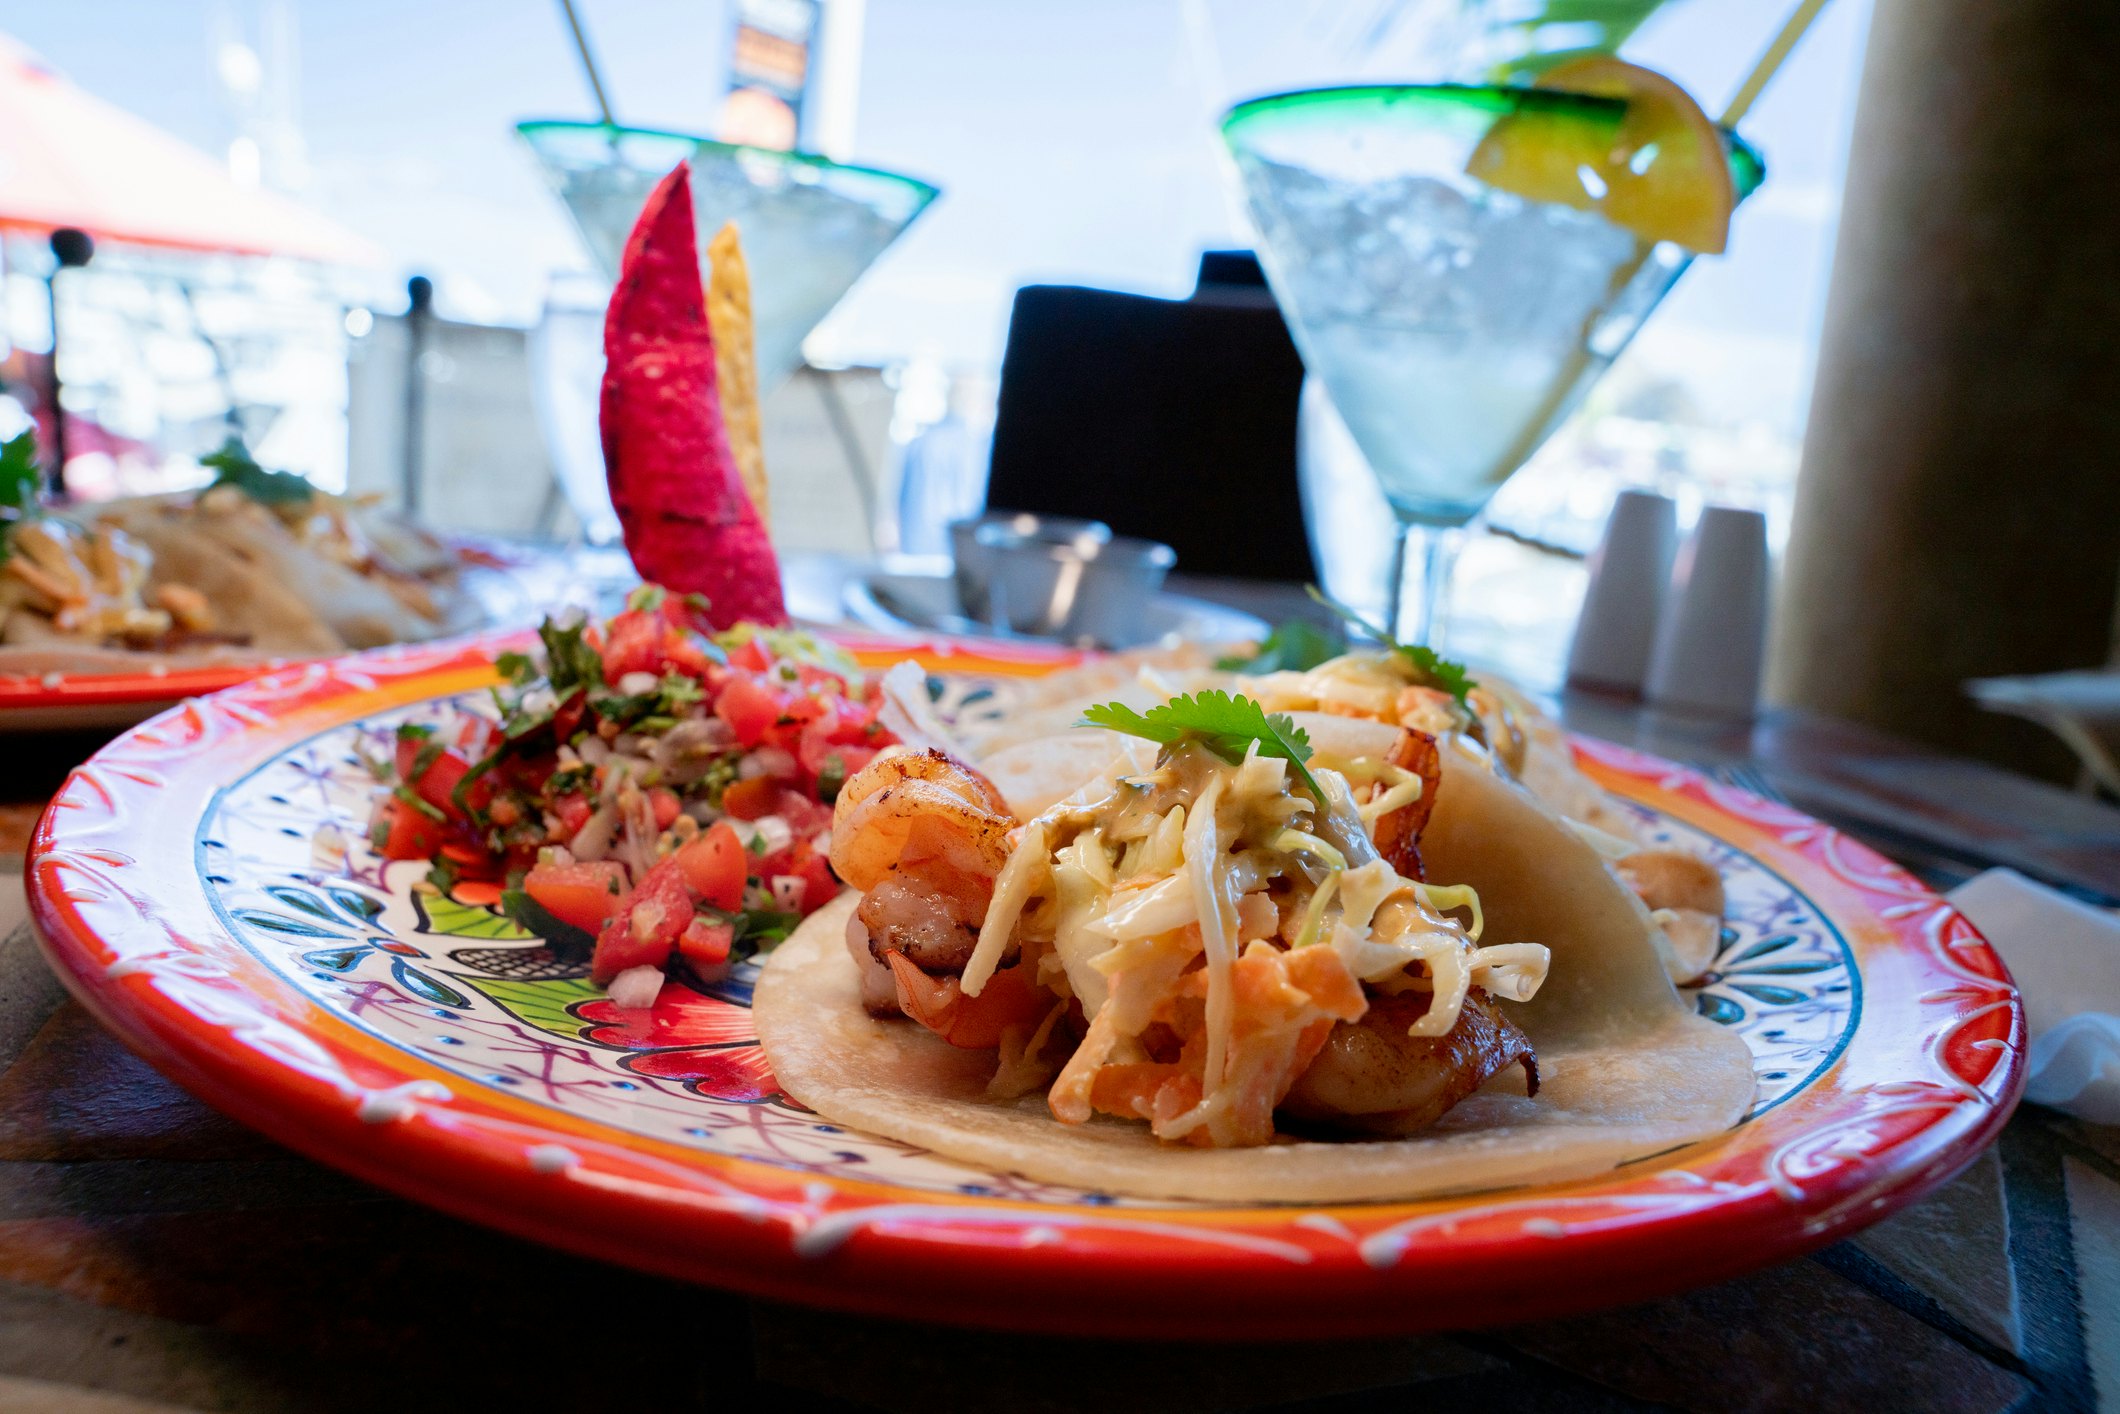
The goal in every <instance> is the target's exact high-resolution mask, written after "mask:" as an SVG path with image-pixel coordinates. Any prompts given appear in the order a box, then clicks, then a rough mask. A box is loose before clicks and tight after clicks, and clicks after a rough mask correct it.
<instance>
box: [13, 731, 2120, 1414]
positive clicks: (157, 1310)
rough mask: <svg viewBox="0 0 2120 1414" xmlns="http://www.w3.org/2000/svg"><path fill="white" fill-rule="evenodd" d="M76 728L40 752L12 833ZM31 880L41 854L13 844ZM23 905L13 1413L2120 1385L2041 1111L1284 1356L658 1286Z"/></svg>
mask: <svg viewBox="0 0 2120 1414" xmlns="http://www.w3.org/2000/svg"><path fill="white" fill-rule="evenodd" d="M1563 707H1564V710H1565V713H1566V715H1567V717H1568V719H1569V721H1570V722H1571V724H1573V725H1575V726H1576V727H1578V728H1579V729H1581V730H1585V731H1590V732H1594V733H1595V734H1597V735H1601V736H1605V737H1609V738H1611V739H1615V740H1619V741H1624V742H1628V743H1630V744H1634V745H1639V746H1643V747H1646V748H1648V749H1650V750H1654V751H1657V752H1659V753H1661V754H1664V755H1667V756H1671V757H1674V758H1677V759H1681V760H1687V761H1691V762H1696V763H1700V764H1703V765H1709V766H1723V767H1731V766H1734V767H1737V768H1739V769H1740V770H1743V771H1750V772H1754V773H1756V774H1755V775H1754V776H1752V777H1750V778H1749V779H1752V780H1753V781H1755V782H1760V783H1764V784H1766V785H1768V786H1770V787H1771V788H1774V789H1777V790H1780V791H1782V792H1784V793H1786V794H1787V795H1789V796H1790V797H1791V798H1793V799H1794V800H1795V801H1796V802H1797V803H1798V804H1800V805H1803V806H1805V807H1807V808H1810V809H1813V810H1815V811H1817V812H1818V813H1821V814H1824V815H1826V816H1827V817H1829V818H1831V819H1833V820H1834V821H1835V822H1836V823H1840V824H1844V825H1847V826H1850V827H1852V828H1853V829H1854V830H1855V831H1856V832H1857V833H1858V834H1861V835H1863V836H1864V837H1865V838H1867V839H1869V840H1871V841H1872V842H1873V843H1876V844H1879V845H1880V846H1881V847H1884V848H1885V849H1886V851H1887V852H1888V853H1895V854H1898V855H1899V856H1900V857H1902V858H1903V859H1905V860H1906V861H1907V862H1909V863H1910V864H1911V865H1912V866H1913V867H1915V868H1916V869H1917V872H1921V873H1923V874H1924V875H1925V877H1928V878H1930V879H1931V880H1933V881H1935V882H1937V883H1939V884H1944V885H1948V884H1949V883H1950V882H1953V881H1954V880H1955V879H1956V878H1959V877H1964V876H1965V875H1966V874H1967V873H1970V872H1973V871H1975V870H1977V869H1978V868H1979V867H1981V864H1982V861H1983V860H2001V861H2007V862H2009V863H2012V864H2014V865H2016V866H2018V867H2020V868H2023V869H2026V870H2027V871H2028V872H2034V873H2038V874H2041V875H2042V876H2043V877H2046V878H2048V879H2050V880H2052V881H2054V882H2057V883H2060V884H2063V885H2065V886H2068V887H2070V888H2072V889H2074V890H2075V891H2076V892H2078V893H2081V894H2084V895H2086V896H2097V895H2100V894H2103V895H2107V896H2113V895H2120V812H2116V811H2112V810H2109V809H2106V808H2104V807H2101V806H2095V805H2092V804H2089V803H2088V802H2085V801H2083V800H2081V799H2079V798H2077V797H2073V796H2070V795H2068V794H2066V793H2064V792H2061V791H2058V790H2054V789H2052V788H2050V787H2046V786H2041V785H2037V784H2034V783H2030V782H2026V781H2022V780H2019V779H2017V778H2014V777H2009V776H2005V775H2003V774H2002V773H1999V772H1995V771H1992V770H1989V769H1987V768H1984V767H1979V766H1973V765H1970V764H1968V763H1964V762H1959V761H1953V760H1949V759H1946V758H1942V757H1938V756H1935V755H1933V754H1930V753H1927V752H1923V751H1919V750H1916V749H1913V748H1910V747H1907V746H1905V745H1904V744H1901V743H1897V742H1892V741H1889V740H1886V739H1883V738H1878V737H1876V736H1874V735H1873V734H1869V733H1865V732H1862V731H1859V730H1856V729H1854V728H1850V727H1847V726H1844V725H1841V724H1836V723H1831V722H1824V721H1820V720H1817V719H1806V718H1801V717H1792V716H1772V715H1770V716H1769V717H1767V718H1765V719H1764V720H1762V721H1761V722H1759V723H1756V724H1752V725H1750V726H1738V727H1732V726H1730V725H1727V724H1719V723H1714V722H1702V721H1689V720H1686V719H1680V718H1664V717H1659V716H1657V715H1656V714H1653V713H1647V712H1644V711H1642V710H1641V709H1640V708H1638V707H1636V706H1634V705H1631V704H1627V703H1623V702H1619V701H1615V700H1609V699H1599V698H1591V697H1571V698H1569V699H1567V700H1565V701H1564V703H1563ZM87 748H88V743H87V742H86V741H85V740H79V739H75V740H66V739H52V740H47V741H42V742H40V743H39V744H38V745H37V747H36V748H34V749H31V750H27V751H21V752H18V753H17V755H18V765H19V769H18V772H17V778H16V781H15V782H14V783H11V784H10V785H9V786H7V787H6V788H5V792H6V795H7V797H8V799H7V800H6V801H5V802H4V803H0V852H12V853H17V854H19V852H20V850H21V848H22V846H23V843H24V841H25V840H26V838H27V832H28V829H29V827H30V824H31V823H32V822H33V820H34V816H35V812H36V809H37V806H38V804H39V803H40V802H41V801H42V799H44V798H45V796H46V795H48V794H49V791H50V789H51V788H52V786H54V785H55V784H56V781H57V778H58V776H59V775H60V774H61V773H62V772H63V768H64V767H65V766H66V765H68V764H70V763H71V762H72V761H74V760H76V759H78V758H79V756H80V755H81V754H82V753H83V752H84V751H85V750H86V749H87ZM15 872H16V873H19V870H17V871H15ZM19 917H20V896H19V891H16V892H13V893H11V894H10V895H8V896H7V897H6V898H4V899H0V928H6V929H9V930H10V931H7V932H6V934H5V939H4V941H0V1409H7V1410H66V1411H121V1410H147V1409H172V1408H174V1409H200V1410H243V1411H251V1410H257V1411H266V1410H311V1409H317V1410H342V1409H344V1410H352V1409H363V1410H365V1409H376V1408H385V1407H404V1408H412V1409H424V1408H430V1407H432V1408H445V1407H446V1408H464V1409H499V1408H522V1409H539V1410H542V1409H609V1408H625V1409H628V1410H643V1411H647V1410H660V1409H722V1408H743V1407H749V1406H751V1405H754V1404H755V1405H771V1406H776V1407H784V1408H792V1407H803V1408H811V1407H816V1408H846V1409H854V1408H878V1409H891V1410H908V1411H920V1414H932V1411H935V1410H938V1409H948V1410H953V1411H956V1410H962V1411H976V1410H987V1409H995V1410H1004V1409H1006V1410H1019V1409H1029V1410H1072V1409H1091V1410H1098V1411H1124V1410H1135V1409H1144V1410H1147V1409H1167V1408H1193V1409H1250V1408H1270V1409H1305V1410H1335V1409H1350V1410H1351V1409H1367V1408H1379V1409H1382V1408H1407V1407H1414V1406H1415V1405H1416V1402H1419V1403H1420V1404H1421V1405H1423V1406H1426V1405H1431V1404H1432V1405H1433V1407H1438V1408H1442V1407H1458V1406H1470V1407H1476V1408H1479V1409H1482V1410H1559V1409H1588V1410H1607V1409H1614V1410H1618V1409H1639V1408H1647V1407H1676V1408H1684V1409H1698V1410H1781V1409H1792V1408H1824V1409H1839V1408H1860V1409H1863V1410H1867V1411H1879V1410H1897V1409H1923V1410H1940V1411H1968V1414H1972V1412H1973V1411H1988V1410H2002V1409H2010V1408H2039V1409H2091V1408H2095V1407H2098V1402H2099V1395H2100V1392H2101V1391H2102V1393H2103V1395H2104V1407H2106V1408H2109V1409H2115V1410H2120V1130H2112V1129H2101V1128H2098V1127H2096V1126H2091V1125H2086V1124H2082V1123H2079V1122H2076V1121H2073V1120H2070V1119H2067V1118H2065V1117H2063V1116H2059V1115H2057V1114H2054V1113H2052V1112H2048V1111H2043V1110H2040V1109H2038V1108H2036V1107H2033V1106H2026V1107H2025V1108H2024V1109H2023V1110H2021V1111H2020V1112H2019V1114H2018V1115H2017V1117H2016V1118H2015V1119H2014V1120H2012V1122H2011V1123H2010V1125H2009V1126H2008V1127H2007V1129H2006V1130H2005V1131H2004V1133H2003V1136H2002V1139H2001V1141H2000V1142H1999V1143H1998V1144H1997V1145H1996V1146H1995V1147H1994V1148H1993V1149H1991V1150H1990V1151H1989V1152H1987V1153H1986V1154H1983V1155H1982V1156H1981V1157H1980V1159H1979V1160H1978V1161H1977V1162H1976V1163H1975V1164H1974V1165H1973V1166H1972V1167H1971V1168H1970V1169H1969V1170H1967V1172H1966V1173H1965V1174H1964V1175H1963V1176H1961V1177H1960V1178H1958V1179H1957V1180H1956V1181H1955V1182H1953V1183H1952V1184H1950V1185H1949V1186H1948V1187H1946V1188H1945V1189H1943V1190H1942V1191H1941V1192H1939V1193H1938V1194H1936V1195H1935V1196H1933V1197H1932V1198H1930V1199H1929V1200H1927V1201H1926V1202H1924V1203H1922V1204H1920V1205H1918V1206H1917V1207H1915V1208H1913V1209H1911V1210H1909V1211H1907V1212H1905V1213H1903V1214H1901V1215H1899V1216H1897V1217H1894V1218H1892V1219H1890V1220H1888V1221H1886V1222H1884V1223H1882V1224H1879V1225H1878V1226H1876V1227H1873V1228H1871V1229H1869V1230H1868V1231H1866V1232H1864V1233H1862V1234H1860V1235H1858V1236H1856V1237H1854V1238H1851V1239H1848V1240H1846V1241H1843V1242H1840V1243H1838V1244H1836V1245H1834V1246H1832V1247H1829V1248H1827V1249H1825V1250H1823V1251H1822V1252H1820V1253H1818V1254H1816V1255H1814V1256H1811V1257H1808V1258H1804V1259H1801V1260H1798V1261H1795V1262H1791V1263H1788V1264H1786V1265H1783V1266H1780V1267H1775V1268H1772V1269H1769V1270H1766V1271H1762V1272H1759V1273H1755V1274H1753V1275H1751V1276H1748V1277H1744V1278H1741V1279H1739V1280H1736V1281H1731V1282H1727V1283H1724V1284H1722V1285H1720V1286H1714V1287H1709V1288H1706V1289H1703V1290H1699V1291H1695V1292H1691V1293H1688V1294H1686V1295H1683V1296H1677V1297H1673V1298H1670V1299H1668V1300H1664V1301H1658V1302H1653V1303H1650V1304H1648V1305H1643V1306H1635V1307H1630V1308H1626V1309H1621V1310H1615V1311H1609V1312H1605V1313H1602V1314H1597V1315H1591V1316H1584V1317H1579V1318H1575V1319H1571V1320H1564V1321H1543V1322H1537V1323H1533V1324H1527V1325H1519V1326H1512V1327H1504V1328H1500V1329H1494V1330H1485V1331H1477V1332H1465V1333H1457V1334H1448V1335H1438V1336H1430V1337H1423V1338H1418V1339H1407V1340H1383V1341H1363V1342H1359V1343H1353V1344H1337V1345H1335V1344H1305V1345H1293V1346H1263V1345H1256V1344H1254V1345H1242V1346H1238V1345H1194V1344H1174V1343H1155V1344H1125V1343H1118V1342H1108V1341H1082V1340H1060V1339H1042V1338H1035V1337H1023V1336H1003V1335H993V1334H983V1333H971V1332H960V1331H953V1330H947V1329H941V1328H935V1327H929V1326H923V1325H920V1324H918V1323H917V1322H918V1317H919V1315H920V1313H919V1311H918V1310H908V1311H907V1312H906V1313H905V1315H906V1317H907V1318H908V1319H907V1321H906V1322H905V1323H894V1322H888V1321H881V1320H875V1319H869V1318H860V1317H851V1316H842V1315H833V1314H823V1313H817V1312H810V1311H804V1310H799V1309H795V1308H790V1307H785V1306H780V1305H776V1304H772V1303H768V1302H762V1301H753V1300H749V1299H747V1298H743V1297H739V1296H734V1295H730V1294H727V1293H723V1292H718V1291H712V1290H707V1289H703V1288H697V1287H687V1286H682V1285H678V1284H674V1283H671V1282H668V1281H664V1280H660V1279H657V1278H651V1277H645V1276H640V1275H636V1274H634V1273H632V1272H629V1271H625V1270H621V1269H618V1268H614V1267H607V1266H603V1265H600V1264H597V1263H594V1262H590V1261H586V1260H583V1259H580V1258H575V1257H569V1256H564V1255H562V1254H560V1253H557V1252H553V1251H550V1250H547V1249H544V1248H541V1247H537V1246H534V1245H532V1244H529V1243H526V1242H522V1241H518V1240H516V1239H513V1238H509V1237H504V1236H501V1235H499V1234H497V1233H494V1232H490V1231H487V1230H485V1229H482V1228H478V1227H474V1226H471V1225H469V1224H466V1223H463V1222H459V1221H457V1220H455V1219H453V1218H448V1217H444V1216H441V1215H440V1214H437V1213H434V1212H431V1211H428V1210H426V1209H424V1208H421V1207H418V1206H416V1205H414V1204H410V1203H407V1202H405V1201H403V1200H400V1199H398V1198H395V1197H392V1196H390V1195H388V1194H385V1193H383V1192H380V1191H378V1190H376V1189H373V1188H369V1187H367V1186H365V1185H363V1184H361V1183H358V1182H356V1181H354V1180H352V1179H349V1178H345V1177H342V1176H340V1175H339V1174H337V1173H335V1172H333V1171H332V1170H330V1169H327V1168H324V1167H321V1166H319V1165H316V1164H313V1163H311V1162H309V1161H307V1160H305V1159H302V1158H299V1157H297V1156H295V1155H293V1154H292V1153H289V1152H287V1151H286V1150H283V1149H280V1148H278V1147H277V1146H275V1145H273V1144H272V1143H270V1142H268V1141H266V1140H264V1139H262V1138H260V1137H258V1136H257V1135H255V1134H253V1133H251V1132H250V1131H248V1130H246V1129H244V1128H242V1127H241V1126H239V1125H237V1124H235V1123H233V1122H232V1121H230V1120H227V1119H225V1118H223V1117H221V1116H220V1115H218V1114H216V1113H215V1112H213V1111H212V1110H210V1109H208V1108H206V1107H205V1106H203V1105H201V1104H200V1103H198V1102H197V1101H195V1100H193V1099H191V1098H190V1096H188V1095H187V1094H185V1093H184V1092H183V1091H182V1090H180V1089H178V1088H176V1087H175V1086H174V1085H172V1084H171V1083H169V1082H168V1081H165V1080H164V1079H162V1078H161V1076H159V1075H158V1074H156V1073H155V1072H154V1071H153V1070H151V1069H149V1068H148V1067H147V1066H146V1065H145V1064H143V1063H142V1062H140V1061H139V1060H137V1059H136V1058H135V1057H133V1056H132V1055H131V1054H130V1053H129V1052H127V1051H126V1050H125V1049H124V1048H123V1047H122V1046H120V1045H119V1044H118V1043H117V1042H116V1041H114V1040H113V1039H112V1038H111V1037H110V1036H109V1035H107V1034H106V1033H105V1032H103V1031H102V1030H101V1029H100V1028H99V1027H98V1026H97V1025H96V1023H94V1022H93V1021H92V1020H90V1019H89V1017H88V1016H87V1015H86V1014H85V1013H84V1012H83V1011H82V1010H81V1009H80V1007H79V1006H77V1005H76V1004H74V1003H72V1002H70V1001H68V1000H67V999H66V997H65V995H64V994H63V992H62V991H61V990H60V989H59V987H58V985H57V983H56V982H55V981H54V980H53V979H52V976H51V974H50V973H49V971H48V970H46V968H45V967H44V964H43V962H42V959H41V958H40V957H39V956H38V955H37V953H36V950H35V947H34V944H33V942H32V940H31V939H30V938H29V936H28V934H27V932H26V930H24V929H22V928H20V927H17V926H14V925H15V920H17V919H19Z"/></svg>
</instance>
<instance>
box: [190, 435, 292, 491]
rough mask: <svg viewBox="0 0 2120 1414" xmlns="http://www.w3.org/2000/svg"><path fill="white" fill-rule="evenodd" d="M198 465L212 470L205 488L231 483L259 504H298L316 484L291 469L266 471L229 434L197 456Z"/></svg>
mask: <svg viewBox="0 0 2120 1414" xmlns="http://www.w3.org/2000/svg"><path fill="white" fill-rule="evenodd" d="M199 465H200V466H203V467H206V468H208V469H209V470H211V471H212V472H213V473H214V478H213V484H212V485H211V486H208V487H207V488H206V489H207V490H209V491H211V490H212V489H213V488H214V487H215V486H233V487H235V489H236V490H238V491H241V492H242V493H243V494H244V495H246V496H248V497H250V499H251V500H253V501H256V502H257V503H258V504H260V505H264V506H293V505H300V504H301V503H303V502H304V501H307V500H309V499H310V498H311V497H312V496H314V495H316V488H315V487H314V486H311V485H310V484H309V482H308V480H307V479H305V478H303V477H300V476H296V475H295V474H294V473H293V472H291V471H267V470H266V469H265V468H264V467H262V466H259V465H258V463H257V460H256V458H254V457H252V456H251V455H250V451H249V449H248V448H246V447H245V446H244V445H243V442H242V439H241V438H238V437H230V438H229V439H228V440H227V441H225V442H223V443H222V444H221V448H220V450H219V451H215V452H208V453H207V454H206V455H205V456H203V457H200V458H199Z"/></svg>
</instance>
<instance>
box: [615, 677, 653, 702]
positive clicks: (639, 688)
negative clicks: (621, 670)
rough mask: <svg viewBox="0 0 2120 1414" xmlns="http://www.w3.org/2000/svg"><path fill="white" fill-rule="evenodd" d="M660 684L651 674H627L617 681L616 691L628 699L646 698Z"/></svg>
mask: <svg viewBox="0 0 2120 1414" xmlns="http://www.w3.org/2000/svg"><path fill="white" fill-rule="evenodd" d="M661 683H662V679H661V678H659V677H657V676H655V674H653V673H637V672H636V673H627V674H626V675H625V676H623V677H621V678H620V679H619V680H618V690H619V691H620V692H622V693H624V694H625V695H626V696H628V697H646V696H647V695H648V694H649V693H651V692H653V691H655V689H656V688H657V687H658V686H660V685H661Z"/></svg>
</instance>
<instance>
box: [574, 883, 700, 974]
mask: <svg viewBox="0 0 2120 1414" xmlns="http://www.w3.org/2000/svg"><path fill="white" fill-rule="evenodd" d="M691 921H692V896H691V895H690V894H688V893H686V892H685V883H684V877H683V875H681V874H679V873H678V871H677V866H676V865H675V864H673V863H671V862H670V861H669V860H667V859H665V860H664V861H663V862H662V863H660V864H658V865H656V866H655V867H654V868H653V869H650V870H649V871H648V872H647V874H646V875H645V876H643V877H642V879H641V881H640V883H639V885H638V886H636V887H635V888H634V890H633V892H632V893H631V894H629V895H627V897H626V899H625V901H624V905H623V906H622V907H621V908H620V909H619V910H618V911H617V912H616V913H614V914H612V915H611V918H610V921H609V922H607V923H605V924H604V930H603V932H601V933H599V934H598V935H597V938H596V952H595V954H594V956H592V957H591V958H590V960H589V975H590V977H591V978H592V979H594V980H595V981H596V982H597V983H598V984H603V983H607V982H609V981H610V980H611V979H612V978H613V977H616V976H617V975H618V974H619V973H621V972H624V971H626V970H627V969H628V968H632V967H660V966H662V965H663V964H664V963H665V962H668V961H669V960H670V951H671V949H673V948H675V947H676V946H677V940H678V938H679V937H680V936H681V935H682V934H683V933H684V931H685V928H686V927H687V926H688V925H689V924H690V923H691Z"/></svg>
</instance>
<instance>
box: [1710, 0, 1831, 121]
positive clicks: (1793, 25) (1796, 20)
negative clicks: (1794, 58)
mask: <svg viewBox="0 0 2120 1414" xmlns="http://www.w3.org/2000/svg"><path fill="white" fill-rule="evenodd" d="M1825 7H1826V0H1803V3H1802V4H1800V5H1798V6H1797V7H1796V9H1795V10H1794V11H1793V12H1791V14H1790V15H1789V18H1788V21H1787V22H1786V23H1785V24H1783V25H1782V27H1781V32H1780V33H1779V34H1777V35H1775V36H1774V40H1773V42H1772V43H1771V44H1769V45H1768V46H1767V49H1766V52H1765V53H1764V54H1761V55H1760V56H1759V62H1758V63H1756V64H1754V65H1753V66H1752V72H1751V73H1749V74H1747V75H1745V81H1744V82H1743V83H1741V84H1739V85H1738V86H1737V96H1736V97H1735V98H1732V99H1731V100H1730V106H1729V107H1727V108H1725V109H1723V115H1722V117H1721V118H1719V119H1718V120H1717V122H1718V123H1719V124H1720V125H1721V126H1723V127H1726V128H1734V127H1736V126H1737V125H1738V124H1739V123H1741V122H1743V121H1744V117H1745V114H1747V113H1749V112H1751V111H1752V104H1753V103H1754V102H1755V101H1756V100H1757V99H1758V98H1759V95H1760V91H1761V90H1762V89H1764V88H1765V87H1766V86H1767V80H1769V79H1771V78H1773V77H1774V71H1775V70H1776V69H1779V68H1780V67H1781V61H1782V60H1784V59H1786V58H1788V57H1789V51H1790V50H1792V49H1794V48H1795V47H1796V41H1798V40H1800V39H1802V38H1803V35H1804V31H1805V30H1807V29H1809V28H1810V27H1811V21H1813V20H1815V19H1817V18H1818V12H1819V11H1820V10H1823V9H1824V8H1825Z"/></svg>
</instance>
